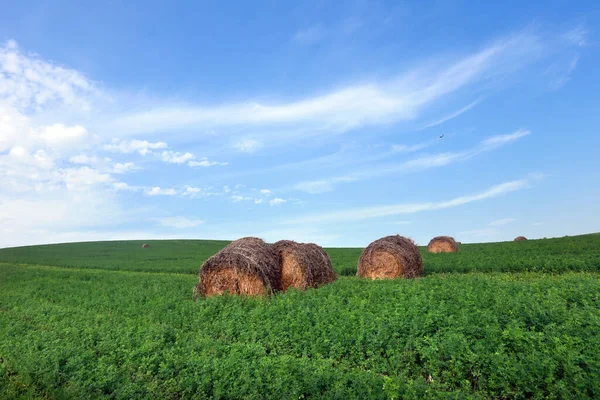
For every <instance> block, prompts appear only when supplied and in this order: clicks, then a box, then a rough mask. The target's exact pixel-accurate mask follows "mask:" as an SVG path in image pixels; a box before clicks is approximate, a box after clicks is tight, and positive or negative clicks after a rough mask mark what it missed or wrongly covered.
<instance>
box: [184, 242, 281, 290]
mask: <svg viewBox="0 0 600 400" xmlns="http://www.w3.org/2000/svg"><path fill="white" fill-rule="evenodd" d="M199 278H200V279H199V282H198V284H197V285H196V287H195V289H194V294H195V295H196V296H198V295H201V296H204V297H206V296H214V295H222V294H225V293H230V294H238V295H251V296H257V295H264V294H271V293H273V292H275V291H278V290H281V280H280V277H279V267H278V263H277V255H276V254H275V251H274V249H273V247H272V246H270V245H268V244H267V243H265V242H264V241H263V240H262V239H259V238H253V237H246V238H242V239H238V240H235V241H233V242H231V243H230V244H229V245H228V246H227V247H225V248H224V249H223V250H221V251H219V252H218V253H217V254H215V255H214V256H212V257H210V258H209V259H208V260H206V262H205V263H204V264H202V267H200V273H199Z"/></svg>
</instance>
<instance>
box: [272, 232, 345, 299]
mask: <svg viewBox="0 0 600 400" xmlns="http://www.w3.org/2000/svg"><path fill="white" fill-rule="evenodd" d="M273 247H274V249H275V252H276V254H277V256H278V260H279V268H280V273H281V286H282V289H283V290H284V291H285V290H287V289H288V288H290V287H294V288H297V289H302V290H305V289H307V288H309V287H318V286H320V285H324V284H327V283H330V282H333V281H335V280H336V279H337V275H336V273H335V271H334V270H333V267H332V266H331V259H330V258H329V256H328V255H327V253H326V252H325V250H323V248H322V247H320V246H318V245H316V244H314V243H297V242H294V241H291V240H280V241H279V242H277V243H275V244H274V245H273Z"/></svg>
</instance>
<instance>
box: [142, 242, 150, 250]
mask: <svg viewBox="0 0 600 400" xmlns="http://www.w3.org/2000/svg"><path fill="white" fill-rule="evenodd" d="M148 247H150V245H149V244H146V243H144V244H143V245H142V249H147V248H148Z"/></svg>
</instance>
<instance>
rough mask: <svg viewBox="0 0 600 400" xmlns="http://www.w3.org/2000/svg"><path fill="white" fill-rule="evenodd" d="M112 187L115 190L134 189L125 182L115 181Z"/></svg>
mask: <svg viewBox="0 0 600 400" xmlns="http://www.w3.org/2000/svg"><path fill="white" fill-rule="evenodd" d="M113 187H114V188H115V189H117V190H133V189H134V188H132V187H131V186H129V185H128V184H127V183H125V182H115V183H113Z"/></svg>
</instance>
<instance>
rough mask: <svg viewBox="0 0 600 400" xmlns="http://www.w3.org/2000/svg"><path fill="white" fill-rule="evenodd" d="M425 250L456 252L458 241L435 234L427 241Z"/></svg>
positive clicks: (431, 251)
mask: <svg viewBox="0 0 600 400" xmlns="http://www.w3.org/2000/svg"><path fill="white" fill-rule="evenodd" d="M427 251H428V252H430V253H456V252H457V251H458V243H456V240H454V238H453V237H450V236H436V237H434V238H433V239H431V240H430V241H429V244H428V245H427Z"/></svg>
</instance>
